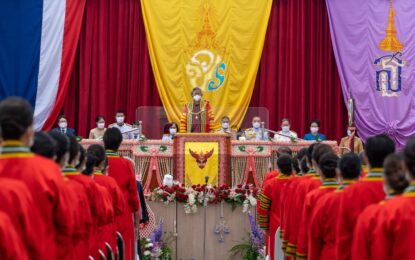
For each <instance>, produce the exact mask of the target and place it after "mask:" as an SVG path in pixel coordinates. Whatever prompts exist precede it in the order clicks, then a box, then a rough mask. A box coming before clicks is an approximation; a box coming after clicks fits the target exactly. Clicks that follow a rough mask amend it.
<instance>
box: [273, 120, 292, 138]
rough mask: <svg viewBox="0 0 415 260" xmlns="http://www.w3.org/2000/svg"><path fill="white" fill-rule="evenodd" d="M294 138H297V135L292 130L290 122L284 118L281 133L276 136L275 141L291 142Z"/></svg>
mask: <svg viewBox="0 0 415 260" xmlns="http://www.w3.org/2000/svg"><path fill="white" fill-rule="evenodd" d="M292 138H297V133H296V132H294V131H291V130H290V120H288V118H284V119H282V120H281V131H279V132H277V133H276V134H275V135H274V140H275V141H278V142H289V141H291V139H292Z"/></svg>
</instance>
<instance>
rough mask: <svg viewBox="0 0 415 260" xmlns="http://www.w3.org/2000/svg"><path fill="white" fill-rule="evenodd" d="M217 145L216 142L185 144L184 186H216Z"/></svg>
mask: <svg viewBox="0 0 415 260" xmlns="http://www.w3.org/2000/svg"><path fill="white" fill-rule="evenodd" d="M218 151H219V144H218V143H217V142H186V144H185V173H184V176H185V184H186V186H191V185H195V184H196V185H197V184H205V177H208V183H209V184H211V185H218V183H219V176H218V169H219V153H218Z"/></svg>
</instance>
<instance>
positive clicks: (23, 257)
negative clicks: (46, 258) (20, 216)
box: [0, 211, 31, 260]
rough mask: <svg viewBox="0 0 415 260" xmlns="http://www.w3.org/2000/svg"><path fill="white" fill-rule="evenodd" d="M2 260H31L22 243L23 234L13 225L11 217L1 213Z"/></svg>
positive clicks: (0, 250)
mask: <svg viewBox="0 0 415 260" xmlns="http://www.w3.org/2000/svg"><path fill="white" fill-rule="evenodd" d="M0 259H2V260H16V259H19V260H28V259H31V258H29V254H28V252H27V249H26V247H25V244H24V242H23V241H22V237H21V234H20V233H19V232H18V231H17V229H16V228H15V226H14V225H13V222H12V220H11V219H10V217H9V216H8V215H7V214H6V213H4V212H2V211H0Z"/></svg>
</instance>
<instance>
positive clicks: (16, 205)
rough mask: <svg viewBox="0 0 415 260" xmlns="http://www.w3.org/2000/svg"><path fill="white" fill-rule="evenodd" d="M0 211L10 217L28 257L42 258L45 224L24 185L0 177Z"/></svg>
mask: <svg viewBox="0 0 415 260" xmlns="http://www.w3.org/2000/svg"><path fill="white" fill-rule="evenodd" d="M0 211H3V212H5V213H6V214H7V215H8V216H9V217H10V220H11V222H12V224H13V226H14V227H15V228H16V231H17V233H18V234H19V236H20V237H21V238H22V241H23V243H24V245H25V247H26V251H27V253H28V256H29V258H30V259H44V255H45V250H46V247H45V245H44V244H43V242H42V241H44V239H45V225H44V223H43V221H42V218H41V216H40V213H39V212H38V210H37V209H36V204H35V203H34V201H33V198H32V195H31V194H30V191H29V190H28V189H27V187H26V185H24V184H23V183H22V182H20V181H16V180H13V179H9V178H0ZM0 259H1V258H0Z"/></svg>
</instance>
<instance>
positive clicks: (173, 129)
mask: <svg viewBox="0 0 415 260" xmlns="http://www.w3.org/2000/svg"><path fill="white" fill-rule="evenodd" d="M169 132H170V134H171V135H175V134H176V133H177V129H176V128H170V129H169Z"/></svg>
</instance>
